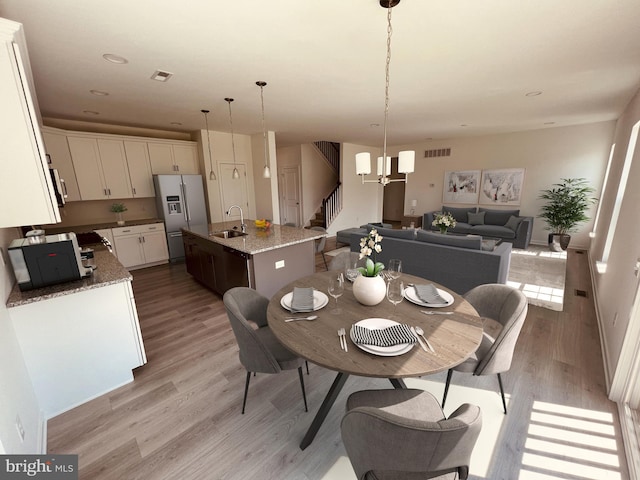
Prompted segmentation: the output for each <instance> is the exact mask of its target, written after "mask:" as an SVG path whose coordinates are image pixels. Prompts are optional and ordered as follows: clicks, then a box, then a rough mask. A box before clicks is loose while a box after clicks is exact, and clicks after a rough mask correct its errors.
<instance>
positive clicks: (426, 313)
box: [420, 310, 454, 315]
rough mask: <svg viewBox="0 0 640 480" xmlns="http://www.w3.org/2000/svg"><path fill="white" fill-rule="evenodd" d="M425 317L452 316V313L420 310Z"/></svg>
mask: <svg viewBox="0 0 640 480" xmlns="http://www.w3.org/2000/svg"><path fill="white" fill-rule="evenodd" d="M420 311H421V312H422V313H424V314H425V315H453V313H454V312H432V311H429V310H420Z"/></svg>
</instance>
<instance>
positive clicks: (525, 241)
mask: <svg viewBox="0 0 640 480" xmlns="http://www.w3.org/2000/svg"><path fill="white" fill-rule="evenodd" d="M443 211H444V212H449V213H450V214H451V215H452V216H453V218H455V219H456V226H455V228H452V229H449V231H451V232H454V233H466V234H472V235H482V236H485V237H496V238H501V239H502V240H503V241H505V242H510V243H512V244H513V247H514V248H527V247H528V246H529V242H531V232H532V230H533V217H522V216H520V210H497V209H490V208H482V207H480V208H477V207H467V208H460V207H447V206H443V207H442V210H438V211H434V212H428V213H425V214H424V217H423V219H422V228H424V229H425V230H438V228H437V227H434V226H433V225H432V223H433V220H434V219H435V217H436V214H438V213H441V212H443Z"/></svg>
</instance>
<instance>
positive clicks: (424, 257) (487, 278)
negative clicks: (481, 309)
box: [349, 228, 511, 294]
mask: <svg viewBox="0 0 640 480" xmlns="http://www.w3.org/2000/svg"><path fill="white" fill-rule="evenodd" d="M377 230H378V232H379V233H380V235H382V236H383V239H382V243H381V245H382V251H381V252H380V253H379V254H377V256H376V261H379V262H382V263H384V264H387V263H388V262H389V260H390V259H392V258H399V259H401V260H402V271H403V272H405V273H408V274H410V275H416V276H418V277H422V278H425V279H427V280H431V281H433V282H436V283H439V284H441V285H444V286H445V287H448V288H450V289H451V290H453V291H455V292H457V293H459V294H464V293H466V292H468V291H469V290H471V289H472V288H473V287H475V286H478V285H482V284H485V283H506V282H507V274H508V273H509V262H510V260H511V243H508V242H504V243H501V244H500V245H498V246H497V247H495V248H494V249H493V250H491V251H487V250H483V249H482V239H481V238H480V237H478V236H464V235H463V236H458V235H442V234H441V233H436V232H430V231H426V230H421V229H419V230H414V229H407V230H393V229H388V228H377ZM367 233H368V230H367V229H366V228H362V229H360V231H359V232H351V233H350V242H349V244H350V249H351V251H352V252H359V251H360V239H361V238H362V237H364V236H366V235H367Z"/></svg>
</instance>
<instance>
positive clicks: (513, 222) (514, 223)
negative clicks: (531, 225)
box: [504, 215, 522, 232]
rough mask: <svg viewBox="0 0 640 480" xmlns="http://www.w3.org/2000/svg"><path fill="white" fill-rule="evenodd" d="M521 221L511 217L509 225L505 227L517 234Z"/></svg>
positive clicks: (518, 218)
mask: <svg viewBox="0 0 640 480" xmlns="http://www.w3.org/2000/svg"><path fill="white" fill-rule="evenodd" d="M521 220H522V219H521V218H520V217H514V216H513V215H511V216H510V217H509V220H507V223H505V224H504V226H505V227H507V228H510V229H511V230H513V231H514V232H515V231H516V230H518V225H520V221H521Z"/></svg>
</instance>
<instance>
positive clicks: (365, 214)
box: [327, 143, 383, 235]
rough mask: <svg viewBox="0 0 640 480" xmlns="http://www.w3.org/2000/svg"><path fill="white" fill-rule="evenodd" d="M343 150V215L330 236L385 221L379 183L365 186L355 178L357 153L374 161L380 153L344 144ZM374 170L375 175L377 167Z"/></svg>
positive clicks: (356, 176)
mask: <svg viewBox="0 0 640 480" xmlns="http://www.w3.org/2000/svg"><path fill="white" fill-rule="evenodd" d="M341 149H342V150H341V152H340V169H341V175H340V177H341V178H342V211H341V212H340V214H339V215H338V217H337V218H336V219H335V220H334V222H333V223H332V224H331V225H330V226H329V228H328V229H327V230H328V231H329V234H330V235H335V234H336V232H338V231H339V230H344V229H345V228H351V227H358V226H360V225H363V224H365V223H368V222H380V221H382V193H383V192H382V189H383V187H382V186H381V185H380V184H378V183H365V184H364V185H363V184H362V182H361V180H360V177H359V176H358V175H356V153H360V152H369V153H370V154H371V158H377V157H378V155H380V149H378V148H374V147H368V146H363V145H355V144H352V143H343V144H342V146H341ZM372 166H373V165H372ZM373 168H374V171H375V166H373ZM369 178H370V179H373V178H374V176H372V175H369Z"/></svg>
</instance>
